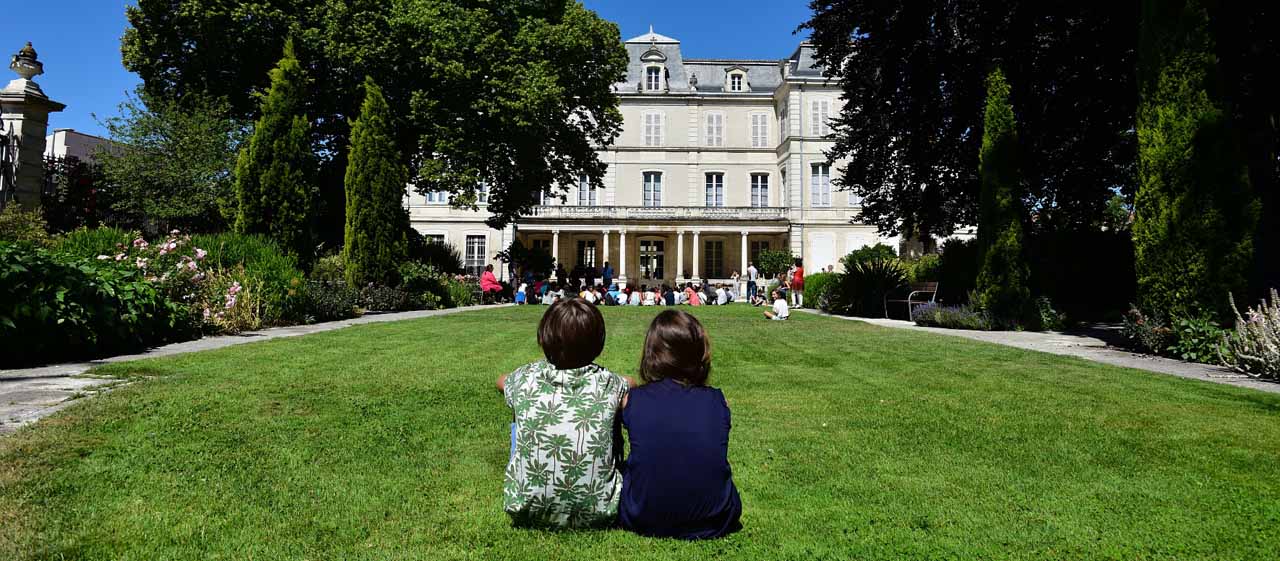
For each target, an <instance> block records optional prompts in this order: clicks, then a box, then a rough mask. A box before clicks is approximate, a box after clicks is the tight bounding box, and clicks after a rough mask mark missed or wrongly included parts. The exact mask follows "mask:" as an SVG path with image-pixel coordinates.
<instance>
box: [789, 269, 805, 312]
mask: <svg viewBox="0 0 1280 561" xmlns="http://www.w3.org/2000/svg"><path fill="white" fill-rule="evenodd" d="M791 305H792V306H793V307H796V308H803V307H804V264H803V263H802V262H801V261H800V260H799V259H797V260H796V272H795V273H793V274H792V275H791Z"/></svg>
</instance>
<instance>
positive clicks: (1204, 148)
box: [1133, 0, 1259, 322]
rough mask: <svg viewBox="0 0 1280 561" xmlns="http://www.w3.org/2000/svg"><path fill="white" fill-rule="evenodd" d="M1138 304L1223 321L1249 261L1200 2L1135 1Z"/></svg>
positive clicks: (1240, 161)
mask: <svg viewBox="0 0 1280 561" xmlns="http://www.w3.org/2000/svg"><path fill="white" fill-rule="evenodd" d="M1140 35H1141V52H1140V57H1139V62H1140V65H1139V69H1138V70H1139V72H1138V75H1139V83H1140V86H1141V90H1140V93H1141V100H1140V104H1139V107H1138V138H1139V144H1140V148H1141V150H1140V153H1139V156H1140V157H1139V172H1140V176H1141V185H1140V186H1139V190H1138V193H1137V197H1136V199H1135V222H1134V224H1133V235H1134V245H1135V253H1136V260H1137V261H1136V269H1137V276H1138V300H1139V301H1138V304H1139V305H1140V306H1142V307H1143V308H1144V309H1145V311H1147V312H1154V313H1156V314H1160V315H1163V316H1165V317H1169V318H1184V319H1185V318H1198V317H1200V316H1202V315H1204V314H1209V315H1212V316H1214V317H1216V318H1217V319H1219V320H1220V321H1223V322H1225V321H1227V320H1228V319H1229V318H1230V317H1231V305H1230V303H1229V301H1228V298H1229V296H1230V295H1232V294H1237V295H1240V294H1243V291H1244V290H1245V289H1246V288H1247V286H1248V285H1247V282H1248V274H1249V270H1250V268H1251V266H1252V265H1253V249H1254V248H1253V234H1254V233H1255V227H1256V225H1257V221H1258V212H1259V204H1258V201H1257V199H1256V198H1255V197H1254V195H1253V193H1252V192H1251V189H1250V186H1249V178H1248V170H1247V167H1246V165H1245V161H1244V158H1243V156H1242V154H1241V149H1240V145H1239V142H1238V139H1237V136H1236V132H1235V131H1234V130H1233V123H1232V119H1231V109H1230V108H1229V106H1228V103H1227V102H1226V100H1225V99H1224V96H1223V93H1222V92H1223V90H1224V84H1223V83H1222V81H1221V80H1222V75H1221V74H1220V72H1219V71H1218V58H1217V56H1216V55H1215V43H1214V39H1213V36H1212V33H1211V30H1210V24H1209V13H1208V11H1207V10H1206V9H1205V4H1203V3H1202V2H1201V1H1200V0H1180V1H1177V2H1159V1H1155V0H1144V1H1143V3H1142V28H1141V34H1140Z"/></svg>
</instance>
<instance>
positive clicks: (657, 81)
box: [644, 66, 662, 92]
mask: <svg viewBox="0 0 1280 561" xmlns="http://www.w3.org/2000/svg"><path fill="white" fill-rule="evenodd" d="M644 89H645V91H650V92H656V91H658V90H661V89H662V67H659V66H650V67H648V68H646V69H645V73H644Z"/></svg>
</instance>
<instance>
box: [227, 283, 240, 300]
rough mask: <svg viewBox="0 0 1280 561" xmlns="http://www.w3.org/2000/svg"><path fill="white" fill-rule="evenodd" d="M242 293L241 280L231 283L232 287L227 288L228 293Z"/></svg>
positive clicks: (233, 294) (232, 294)
mask: <svg viewBox="0 0 1280 561" xmlns="http://www.w3.org/2000/svg"><path fill="white" fill-rule="evenodd" d="M239 293H240V281H236V282H233V283H231V288H229V289H227V294H229V295H231V296H235V295H236V294H239Z"/></svg>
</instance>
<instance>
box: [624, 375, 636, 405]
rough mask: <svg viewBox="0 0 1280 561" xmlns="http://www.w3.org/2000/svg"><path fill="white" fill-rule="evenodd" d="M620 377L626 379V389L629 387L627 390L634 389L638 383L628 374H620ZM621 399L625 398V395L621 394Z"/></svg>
mask: <svg viewBox="0 0 1280 561" xmlns="http://www.w3.org/2000/svg"><path fill="white" fill-rule="evenodd" d="M621 378H622V379H623V380H626V381H627V389H629V390H633V389H635V388H636V386H637V385H638V384H636V381H635V380H633V379H632V378H631V377H630V376H622V377H621ZM623 399H624V400H625V399H626V397H625V396H623Z"/></svg>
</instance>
